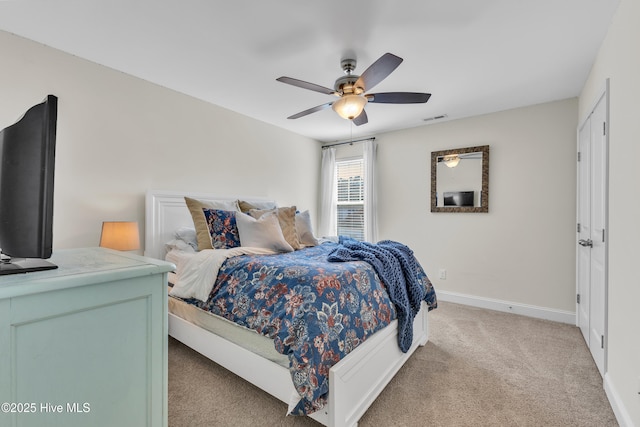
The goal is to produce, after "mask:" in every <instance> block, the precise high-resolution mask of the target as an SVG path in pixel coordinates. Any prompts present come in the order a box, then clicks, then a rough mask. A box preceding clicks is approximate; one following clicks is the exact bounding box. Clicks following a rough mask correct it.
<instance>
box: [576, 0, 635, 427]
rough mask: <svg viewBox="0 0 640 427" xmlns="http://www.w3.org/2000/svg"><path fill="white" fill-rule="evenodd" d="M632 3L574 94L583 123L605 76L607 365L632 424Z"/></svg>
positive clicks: (618, 405)
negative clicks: (607, 108)
mask: <svg viewBox="0 0 640 427" xmlns="http://www.w3.org/2000/svg"><path fill="white" fill-rule="evenodd" d="M639 20H640V2H638V1H637V0H622V1H621V2H620V6H619V7H618V11H617V13H616V15H615V17H614V19H613V21H612V23H611V27H610V28H609V32H608V34H607V37H606V38H605V41H604V43H603V44H602V47H601V48H600V52H599V54H598V57H597V59H596V62H595V64H594V66H593V68H592V70H591V74H590V76H589V79H588V81H587V83H586V85H585V87H584V89H583V91H582V94H581V96H580V118H581V120H582V119H584V118H585V117H586V116H587V115H588V113H589V109H590V108H592V107H593V104H594V102H595V100H596V97H597V96H598V95H599V93H600V91H601V90H602V89H603V88H604V84H605V80H606V79H607V78H609V79H610V111H609V115H610V119H609V122H610V133H609V233H608V234H609V275H608V291H609V292H608V293H609V299H608V361H607V373H606V375H605V389H606V390H607V393H608V395H609V400H610V401H612V405H613V406H614V411H616V415H617V416H618V419H619V421H620V424H621V425H623V426H624V425H627V426H633V425H636V426H640V338H639V337H640V334H639V333H638V326H639V325H640V310H639V309H638V302H639V301H640V269H639V268H638V261H639V259H640V257H639V256H638V255H639V254H640V251H639V250H638V242H639V241H640V226H639V224H640V215H639V212H640V199H639V198H638V197H637V194H638V184H639V183H640V168H638V159H640V120H639V115H640V107H638V105H639V104H638V102H639V100H640V42H639V41H640V26H638V21H639Z"/></svg>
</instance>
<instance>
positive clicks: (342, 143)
mask: <svg viewBox="0 0 640 427" xmlns="http://www.w3.org/2000/svg"><path fill="white" fill-rule="evenodd" d="M375 139H376V137H375V136H372V137H371V138H363V139H356V140H355V141H345V142H336V143H335V144H329V145H323V146H322V149H323V150H324V149H325V148H329V147H335V146H336V145H345V144H353V143H354V142H362V141H374V140H375Z"/></svg>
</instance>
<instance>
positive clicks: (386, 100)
mask: <svg viewBox="0 0 640 427" xmlns="http://www.w3.org/2000/svg"><path fill="white" fill-rule="evenodd" d="M366 97H367V99H368V100H369V102H377V103H378V104H421V103H425V102H427V101H428V100H429V98H431V94H430V93H417V92H384V93H370V94H367V95H366Z"/></svg>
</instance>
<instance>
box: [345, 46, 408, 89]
mask: <svg viewBox="0 0 640 427" xmlns="http://www.w3.org/2000/svg"><path fill="white" fill-rule="evenodd" d="M401 63H402V58H400V57H399V56H395V55H394V54H392V53H385V54H384V55H382V56H381V57H380V58H378V60H377V61H376V62H374V63H373V64H371V65H370V66H369V68H367V69H366V70H364V73H362V75H361V76H360V78H359V79H358V81H356V86H359V87H361V88H363V89H364V90H365V91H367V90H370V89H372V88H373V87H374V86H375V85H377V84H378V83H380V82H381V81H383V80H384V79H385V78H386V77H387V76H388V75H389V74H391V73H392V72H393V70H395V69H396V68H398V65H400V64H401Z"/></svg>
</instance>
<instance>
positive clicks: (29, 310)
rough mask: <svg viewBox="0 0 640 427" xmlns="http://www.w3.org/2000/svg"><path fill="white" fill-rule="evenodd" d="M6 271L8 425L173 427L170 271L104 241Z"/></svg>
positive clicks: (3, 400) (0, 281)
mask: <svg viewBox="0 0 640 427" xmlns="http://www.w3.org/2000/svg"><path fill="white" fill-rule="evenodd" d="M51 262H53V263H54V264H56V265H58V269H56V270H49V271H42V272H35V273H28V274H16V275H10V276H3V277H1V278H0V404H1V405H2V407H1V408H0V426H38V427H40V426H65V427H70V426H83V427H84V426H92V427H94V426H109V427H112V426H120V427H126V426H132V427H141V426H166V425H167V272H169V271H171V270H172V269H173V265H172V264H170V263H166V262H163V261H158V260H154V259H151V258H144V257H141V256H137V255H133V254H129V253H126V252H117V251H112V250H109V249H102V248H88V249H70V250H60V251H55V252H54V254H53V256H52V257H51Z"/></svg>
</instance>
